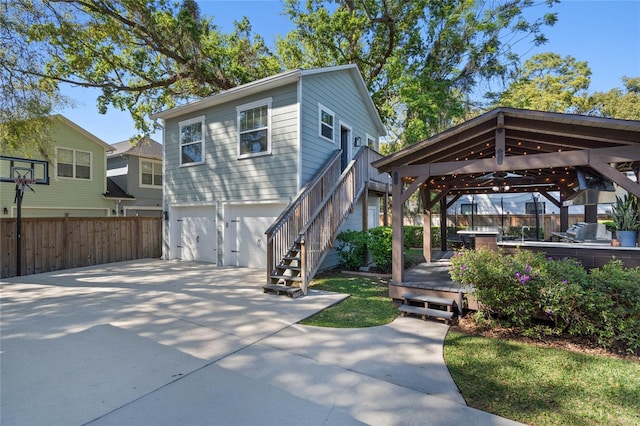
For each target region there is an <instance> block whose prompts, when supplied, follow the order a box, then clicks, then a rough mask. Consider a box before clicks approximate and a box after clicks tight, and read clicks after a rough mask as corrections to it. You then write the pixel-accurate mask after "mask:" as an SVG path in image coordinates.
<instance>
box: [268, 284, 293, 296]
mask: <svg viewBox="0 0 640 426" xmlns="http://www.w3.org/2000/svg"><path fill="white" fill-rule="evenodd" d="M262 289H263V291H264V292H265V293H274V294H277V295H281V294H284V295H287V296H289V297H293V298H294V299H295V298H296V297H300V296H302V289H301V288H300V287H292V286H287V285H282V284H267V285H264V286H262Z"/></svg>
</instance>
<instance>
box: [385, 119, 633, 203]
mask: <svg viewBox="0 0 640 426" xmlns="http://www.w3.org/2000/svg"><path fill="white" fill-rule="evenodd" d="M639 161H640V121H635V120H619V119H612V118H602V117H592V116H583V115H576V114H562V113H554V112H543V111H532V110H522V109H516V108H497V109H494V110H492V111H489V112H487V113H485V114H482V115H480V116H478V117H475V118H473V119H471V120H469V121H467V122H464V123H462V124H460V125H458V126H455V127H452V128H450V129H448V130H446V131H444V132H442V133H439V134H437V135H435V136H432V137H431V138H429V139H426V140H423V141H421V142H418V143H416V144H415V145H412V146H409V147H407V148H405V149H403V150H401V151H398V152H396V153H394V154H391V155H388V156H387V157H384V158H382V159H380V160H378V161H376V162H374V163H373V166H374V167H376V168H377V169H378V170H379V171H380V172H390V171H394V173H395V171H399V175H398V176H399V177H401V178H403V179H405V181H407V182H411V181H413V177H415V176H429V180H428V181H427V182H426V184H427V185H429V186H430V187H432V188H434V189H436V190H437V189H446V190H448V191H450V193H451V194H465V193H486V192H490V191H491V189H492V188H491V186H490V184H489V185H483V184H482V182H483V181H488V180H489V179H486V177H487V176H492V177H493V179H498V180H500V179H502V180H503V181H504V178H505V176H509V174H516V175H518V176H517V178H516V179H515V180H516V181H517V180H518V179H520V180H526V181H527V182H528V185H525V186H526V187H528V189H534V190H536V191H537V189H536V186H538V188H547V189H548V190H565V191H567V192H569V191H570V190H573V189H575V188H577V187H578V186H580V182H579V176H578V175H579V173H577V172H579V171H580V170H581V169H583V168H585V167H590V168H592V169H594V170H596V171H597V172H598V173H600V174H601V175H602V176H604V177H606V178H608V179H610V180H612V181H614V182H616V183H618V184H620V185H621V186H623V187H624V188H625V189H627V190H632V191H636V190H637V185H631V184H629V183H628V182H627V180H628V179H621V176H622V174H621V173H619V172H627V171H632V170H633V169H634V167H636V166H637V164H638V162H639ZM604 163H607V164H611V166H610V167H609V166H607V167H604V166H601V164H604ZM496 172H499V173H500V174H499V175H496ZM496 176H497V177H496ZM512 186H513V185H512ZM513 191H514V188H511V192H513ZM538 192H539V191H538Z"/></svg>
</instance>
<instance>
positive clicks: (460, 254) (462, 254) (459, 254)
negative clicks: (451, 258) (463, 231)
mask: <svg viewBox="0 0 640 426" xmlns="http://www.w3.org/2000/svg"><path fill="white" fill-rule="evenodd" d="M456 256H458V257H460V256H464V253H463V252H461V251H459V252H458V253H456Z"/></svg>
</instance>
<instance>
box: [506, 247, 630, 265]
mask: <svg viewBox="0 0 640 426" xmlns="http://www.w3.org/2000/svg"><path fill="white" fill-rule="evenodd" d="M498 247H500V248H502V249H503V250H504V251H505V252H506V253H514V252H515V251H516V250H518V249H519V248H520V249H524V250H531V251H535V252H543V253H545V254H546V255H547V256H551V257H553V258H556V259H562V258H565V257H572V258H575V259H578V260H579V261H580V262H581V263H582V265H583V266H584V267H586V268H594V267H601V266H604V265H605V264H607V263H608V262H609V261H610V260H611V259H612V258H615V259H619V260H621V261H622V262H623V263H624V265H625V266H626V267H628V268H635V267H638V266H640V247H612V246H611V244H610V243H609V242H607V243H569V242H552V241H526V240H525V241H524V242H522V241H519V240H514V241H502V242H499V243H498Z"/></svg>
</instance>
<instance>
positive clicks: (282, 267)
mask: <svg viewBox="0 0 640 426" xmlns="http://www.w3.org/2000/svg"><path fill="white" fill-rule="evenodd" d="M276 269H280V270H283V271H286V270H287V269H290V270H292V271H295V272H300V271H302V268H301V267H300V266H291V265H284V264H282V263H281V264H280V265H278V266H276Z"/></svg>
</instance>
